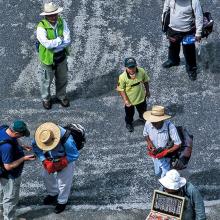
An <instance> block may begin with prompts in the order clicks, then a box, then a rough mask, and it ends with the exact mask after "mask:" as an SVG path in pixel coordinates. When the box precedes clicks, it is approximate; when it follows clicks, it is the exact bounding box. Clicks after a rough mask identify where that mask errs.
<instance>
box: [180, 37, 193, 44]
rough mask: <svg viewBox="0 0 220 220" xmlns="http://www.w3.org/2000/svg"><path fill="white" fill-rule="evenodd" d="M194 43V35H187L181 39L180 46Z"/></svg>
mask: <svg viewBox="0 0 220 220" xmlns="http://www.w3.org/2000/svg"><path fill="white" fill-rule="evenodd" d="M195 41H196V38H195V36H194V35H187V36H185V37H184V38H183V40H182V44H183V45H189V44H194V43H195Z"/></svg>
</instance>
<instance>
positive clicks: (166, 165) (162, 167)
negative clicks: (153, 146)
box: [152, 157, 170, 177]
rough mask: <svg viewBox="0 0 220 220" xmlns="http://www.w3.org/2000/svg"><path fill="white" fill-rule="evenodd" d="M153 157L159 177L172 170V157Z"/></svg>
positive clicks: (156, 173)
mask: <svg viewBox="0 0 220 220" xmlns="http://www.w3.org/2000/svg"><path fill="white" fill-rule="evenodd" d="M152 159H153V162H154V172H155V175H156V176H158V177H164V176H165V175H166V173H167V171H169V170H170V158H167V157H164V158H161V159H154V158H152Z"/></svg>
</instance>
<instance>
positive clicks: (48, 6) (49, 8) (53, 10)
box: [40, 2, 63, 16]
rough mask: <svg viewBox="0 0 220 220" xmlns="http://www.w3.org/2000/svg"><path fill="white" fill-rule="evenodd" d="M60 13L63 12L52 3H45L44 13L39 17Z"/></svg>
mask: <svg viewBox="0 0 220 220" xmlns="http://www.w3.org/2000/svg"><path fill="white" fill-rule="evenodd" d="M61 11H63V8H61V7H58V6H57V5H55V4H54V3H53V2H50V3H45V4H44V11H43V12H42V13H40V15H41V16H43V15H53V14H58V13H60V12H61Z"/></svg>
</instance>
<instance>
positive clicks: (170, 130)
mask: <svg viewBox="0 0 220 220" xmlns="http://www.w3.org/2000/svg"><path fill="white" fill-rule="evenodd" d="M143 117H144V119H145V120H146V123H145V126H144V131H143V135H144V137H145V139H146V142H147V152H148V155H149V156H151V157H152V159H153V163H154V170H155V175H156V176H159V177H160V176H161V177H163V176H164V175H165V174H166V172H167V171H169V170H170V158H169V157H167V156H168V155H169V153H172V152H174V151H176V150H177V149H179V148H180V145H181V140H180V137H179V135H178V132H177V129H176V127H175V125H174V124H173V123H172V122H170V121H169V120H168V119H170V118H171V116H170V115H167V114H165V108H164V107H163V106H159V105H155V106H153V107H152V110H151V111H146V112H145V113H144V115H143ZM170 139H171V140H170ZM171 141H172V146H169V148H168V142H171Z"/></svg>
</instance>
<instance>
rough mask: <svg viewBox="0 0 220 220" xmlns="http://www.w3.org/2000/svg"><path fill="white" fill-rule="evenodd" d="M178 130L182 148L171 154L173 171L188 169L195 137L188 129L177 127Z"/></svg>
mask: <svg viewBox="0 0 220 220" xmlns="http://www.w3.org/2000/svg"><path fill="white" fill-rule="evenodd" d="M169 126H170V124H169V125H168V133H169V139H170V140H171V137H170V129H169ZM176 129H177V132H178V135H179V137H180V140H181V142H182V144H181V146H180V148H179V149H178V150H177V151H175V152H173V153H171V154H170V156H169V157H171V161H170V162H171V169H176V170H182V169H185V168H187V165H188V162H189V160H190V157H191V154H192V147H193V135H191V134H190V133H189V132H188V131H187V129H186V128H184V127H182V126H177V127H176ZM171 143H172V141H171ZM171 145H172V144H170V143H169V146H171Z"/></svg>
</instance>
